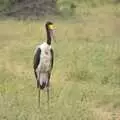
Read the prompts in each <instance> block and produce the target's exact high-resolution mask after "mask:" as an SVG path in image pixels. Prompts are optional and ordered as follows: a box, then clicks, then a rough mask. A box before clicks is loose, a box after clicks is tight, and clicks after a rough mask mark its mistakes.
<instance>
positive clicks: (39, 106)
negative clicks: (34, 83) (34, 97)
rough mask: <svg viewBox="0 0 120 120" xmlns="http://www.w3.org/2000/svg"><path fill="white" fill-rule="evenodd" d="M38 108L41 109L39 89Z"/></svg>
mask: <svg viewBox="0 0 120 120" xmlns="http://www.w3.org/2000/svg"><path fill="white" fill-rule="evenodd" d="M38 107H39V108H40V88H38Z"/></svg>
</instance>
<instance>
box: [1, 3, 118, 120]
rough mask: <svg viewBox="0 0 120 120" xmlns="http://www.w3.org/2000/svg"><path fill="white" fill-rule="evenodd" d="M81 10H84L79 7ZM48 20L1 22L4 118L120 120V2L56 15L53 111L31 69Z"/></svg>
mask: <svg viewBox="0 0 120 120" xmlns="http://www.w3.org/2000/svg"><path fill="white" fill-rule="evenodd" d="M78 11H79V12H78ZM44 22H45V21H44V20H43V21H16V20H1V21H0V28H1V29H0V56H1V57H0V120H120V47H119V46H120V6H119V5H116V6H113V5H105V6H99V7H97V8H96V7H95V8H89V7H88V8H86V9H85V8H84V6H81V7H78V8H77V9H76V17H74V18H73V19H72V20H70V19H69V20H62V19H60V20H58V19H54V22H55V25H56V28H57V30H56V40H57V42H56V43H54V42H53V48H54V51H55V64H54V69H53V73H52V79H51V96H50V110H49V112H48V109H47V104H46V94H45V91H44V92H43V93H42V100H41V109H38V107H37V89H36V82H35V78H34V74H33V69H32V62H33V52H34V49H35V46H36V45H37V44H39V43H42V42H43V41H44V40H45V39H46V38H45V30H44Z"/></svg>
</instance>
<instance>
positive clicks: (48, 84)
mask: <svg viewBox="0 0 120 120" xmlns="http://www.w3.org/2000/svg"><path fill="white" fill-rule="evenodd" d="M49 86H50V73H48V83H47V102H48V109H49V96H50V91H49Z"/></svg>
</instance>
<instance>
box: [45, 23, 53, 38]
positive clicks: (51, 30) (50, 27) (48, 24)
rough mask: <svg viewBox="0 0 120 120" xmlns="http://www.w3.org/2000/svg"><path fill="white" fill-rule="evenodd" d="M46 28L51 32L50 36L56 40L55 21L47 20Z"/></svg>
mask: <svg viewBox="0 0 120 120" xmlns="http://www.w3.org/2000/svg"><path fill="white" fill-rule="evenodd" d="M45 27H46V30H47V32H48V33H49V35H50V37H51V38H52V39H53V40H55V26H54V24H53V22H51V21H47V22H46V24H45Z"/></svg>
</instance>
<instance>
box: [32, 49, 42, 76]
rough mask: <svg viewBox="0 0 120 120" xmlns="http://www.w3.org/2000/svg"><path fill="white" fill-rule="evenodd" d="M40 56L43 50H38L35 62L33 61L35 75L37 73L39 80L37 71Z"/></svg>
mask: <svg viewBox="0 0 120 120" xmlns="http://www.w3.org/2000/svg"><path fill="white" fill-rule="evenodd" d="M40 54H41V49H40V48H38V49H37V50H36V53H35V55H34V60H33V68H34V73H35V77H36V78H37V74H36V69H37V67H38V65H39V62H40Z"/></svg>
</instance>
